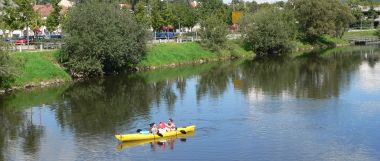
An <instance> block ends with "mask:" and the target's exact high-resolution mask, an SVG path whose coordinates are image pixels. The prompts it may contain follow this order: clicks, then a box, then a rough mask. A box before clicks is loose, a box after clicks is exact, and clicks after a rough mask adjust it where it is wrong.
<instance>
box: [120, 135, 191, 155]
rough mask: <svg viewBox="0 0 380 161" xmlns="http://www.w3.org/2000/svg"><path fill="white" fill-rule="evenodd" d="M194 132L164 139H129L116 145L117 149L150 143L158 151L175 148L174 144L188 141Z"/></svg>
mask: <svg viewBox="0 0 380 161" xmlns="http://www.w3.org/2000/svg"><path fill="white" fill-rule="evenodd" d="M194 134H195V133H194V132H189V133H187V134H178V135H177V136H173V137H167V138H162V139H151V140H137V141H128V142H122V143H119V144H118V145H117V146H116V149H117V150H123V149H126V148H132V147H136V146H141V145H144V144H149V145H150V148H151V149H152V150H153V151H156V150H158V149H162V150H166V149H171V150H173V149H174V145H175V144H176V142H178V141H179V142H186V141H187V139H188V138H190V137H193V136H194Z"/></svg>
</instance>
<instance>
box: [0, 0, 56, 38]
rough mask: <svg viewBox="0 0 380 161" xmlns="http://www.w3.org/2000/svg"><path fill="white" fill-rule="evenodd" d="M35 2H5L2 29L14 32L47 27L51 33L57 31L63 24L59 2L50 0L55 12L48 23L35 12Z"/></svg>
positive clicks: (27, 0)
mask: <svg viewBox="0 0 380 161" xmlns="http://www.w3.org/2000/svg"><path fill="white" fill-rule="evenodd" d="M33 2H34V1H32V0H4V2H3V8H2V13H1V14H0V16H1V18H0V21H1V22H0V24H2V26H1V27H2V29H8V30H11V31H12V30H20V29H23V28H25V27H30V28H32V29H36V28H39V27H41V26H47V28H48V30H49V31H50V32H51V31H55V30H56V29H57V27H58V26H59V24H60V23H61V15H60V11H61V8H60V6H58V3H59V0H49V2H51V4H52V6H53V8H54V10H53V12H52V13H51V14H50V15H49V16H48V18H47V20H46V21H45V20H43V19H42V18H41V17H40V16H39V15H38V13H37V12H36V11H34V10H33Z"/></svg>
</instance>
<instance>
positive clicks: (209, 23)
mask: <svg viewBox="0 0 380 161" xmlns="http://www.w3.org/2000/svg"><path fill="white" fill-rule="evenodd" d="M201 26H202V28H201V30H200V31H199V35H200V36H201V38H202V41H201V43H202V46H205V47H206V48H209V49H211V50H213V51H218V50H220V49H222V48H223V47H224V45H225V42H226V41H227V38H226V36H227V34H228V27H227V24H226V23H225V22H224V21H223V20H222V19H221V18H220V17H218V16H217V15H215V14H214V15H211V16H207V17H205V18H204V19H203V20H202V21H201Z"/></svg>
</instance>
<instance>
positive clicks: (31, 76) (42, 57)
mask: <svg viewBox="0 0 380 161" xmlns="http://www.w3.org/2000/svg"><path fill="white" fill-rule="evenodd" d="M57 54H58V51H45V52H16V53H11V54H10V56H11V59H12V60H13V62H15V63H14V69H15V73H16V76H15V77H14V79H15V81H14V82H13V83H12V84H11V86H13V87H25V86H40V85H47V84H50V83H54V82H57V81H59V82H62V81H70V80H71V77H70V75H69V74H68V73H67V72H66V71H65V70H64V69H63V68H62V67H61V66H60V65H59V64H58V61H57V58H56V56H57Z"/></svg>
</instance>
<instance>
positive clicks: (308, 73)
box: [242, 52, 377, 98]
mask: <svg viewBox="0 0 380 161" xmlns="http://www.w3.org/2000/svg"><path fill="white" fill-rule="evenodd" d="M371 57H377V56H376V55H371ZM363 60H369V59H366V58H365V57H364V56H363V55H362V54H359V53H356V52H354V53H326V54H309V55H307V56H301V57H297V58H295V59H290V58H287V57H278V58H257V59H255V60H254V61H249V62H246V63H245V64H244V70H243V72H244V73H243V74H242V75H243V81H244V85H243V91H244V92H245V93H247V92H249V90H250V89H252V88H254V89H260V90H261V91H263V92H265V93H269V94H271V95H279V94H281V93H283V92H288V93H289V94H292V95H294V96H296V97H307V98H329V97H332V96H339V92H340V90H341V89H342V88H343V87H344V86H347V85H348V84H349V82H350V74H351V73H352V72H353V71H355V70H357V69H358V67H359V66H360V65H361V63H362V61H363ZM372 60H374V59H372Z"/></svg>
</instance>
